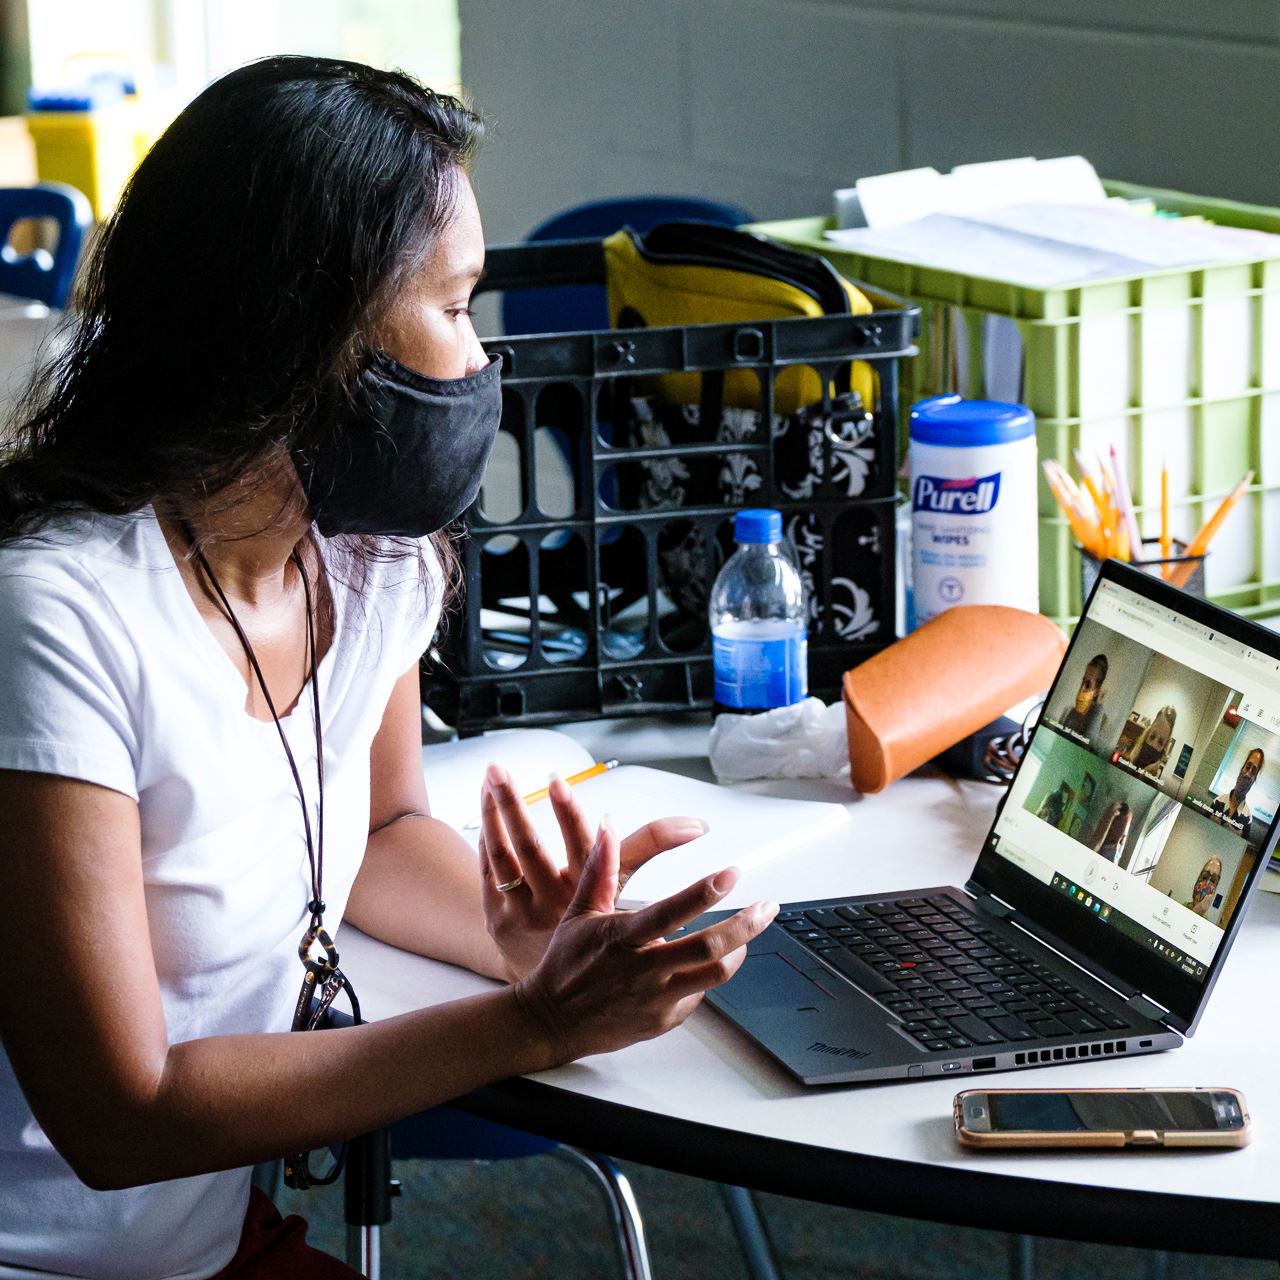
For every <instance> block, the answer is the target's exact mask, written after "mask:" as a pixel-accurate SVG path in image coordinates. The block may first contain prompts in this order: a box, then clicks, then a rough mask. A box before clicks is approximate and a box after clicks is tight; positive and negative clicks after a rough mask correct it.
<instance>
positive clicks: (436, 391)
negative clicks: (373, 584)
mask: <svg viewBox="0 0 1280 1280" xmlns="http://www.w3.org/2000/svg"><path fill="white" fill-rule="evenodd" d="M501 369H502V361H501V359H500V358H497V357H495V358H494V359H493V360H491V361H490V362H489V364H487V365H486V366H485V367H484V368H483V369H481V370H480V371H479V372H478V373H472V374H468V375H467V376H466V377H465V378H448V379H445V378H428V377H426V376H425V375H424V374H421V373H415V372H414V371H413V370H412V369H408V368H406V367H405V366H404V365H402V364H400V363H399V361H397V360H393V359H392V358H391V357H390V356H387V355H378V356H376V357H375V358H374V362H373V363H372V364H371V365H370V366H369V368H368V369H366V370H365V371H364V373H362V374H361V375H360V382H361V389H362V391H363V393H364V396H365V401H366V403H367V404H368V406H369V410H370V413H369V416H368V417H366V418H365V419H364V420H363V421H361V422H360V423H358V424H355V425H353V427H352V428H351V429H350V430H349V431H346V432H337V433H335V434H334V436H333V438H331V439H330V440H328V441H326V442H325V443H324V444H322V445H320V446H317V447H313V448H310V449H307V450H302V449H295V450H294V451H293V463H294V466H295V467H297V469H298V478H299V479H300V480H301V482H302V490H303V492H304V493H305V494H306V496H307V502H308V503H309V504H310V507H311V518H312V519H313V520H314V521H315V522H316V524H317V526H318V527H319V529H320V532H321V533H322V534H324V535H325V536H326V537H332V536H333V535H334V534H338V533H380V534H387V535H396V536H401V537H410V538H421V537H425V536H426V535H427V534H428V533H434V532H435V531H436V530H437V529H443V528H444V526H445V525H447V524H448V523H449V522H450V521H451V520H456V519H457V518H458V516H460V515H461V514H462V513H463V512H464V511H465V510H466V509H467V508H468V507H469V506H470V505H471V504H472V503H473V502H474V501H475V500H476V495H477V494H478V493H479V492H480V481H481V480H482V479H483V477H484V469H485V465H486V463H487V462H488V461H489V454H490V453H491V452H492V450H493V442H494V440H495V439H496V438H497V435H498V424H499V422H500V421H501V419H502V387H501V381H500V377H501Z"/></svg>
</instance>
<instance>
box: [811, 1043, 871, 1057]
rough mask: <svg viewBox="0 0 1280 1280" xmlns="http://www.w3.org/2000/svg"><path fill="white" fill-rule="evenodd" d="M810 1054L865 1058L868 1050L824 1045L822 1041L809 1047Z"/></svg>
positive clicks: (839, 1045) (840, 1045) (841, 1045)
mask: <svg viewBox="0 0 1280 1280" xmlns="http://www.w3.org/2000/svg"><path fill="white" fill-rule="evenodd" d="M809 1052H810V1053H829V1054H830V1055H831V1056H832V1057H833V1058H865V1057H866V1056H867V1050H865V1049H850V1048H849V1047H848V1046H847V1045H843V1044H824V1043H823V1042H822V1041H821V1040H815V1041H814V1042H813V1043H812V1044H811V1045H810V1046H809Z"/></svg>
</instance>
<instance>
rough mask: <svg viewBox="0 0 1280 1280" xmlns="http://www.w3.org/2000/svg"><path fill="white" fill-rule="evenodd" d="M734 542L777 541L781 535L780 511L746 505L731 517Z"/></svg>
mask: <svg viewBox="0 0 1280 1280" xmlns="http://www.w3.org/2000/svg"><path fill="white" fill-rule="evenodd" d="M733 537H734V541H735V542H777V541H778V539H779V538H781V537H782V512H781V511H774V510H773V509H772V508H770V507H748V508H747V509H746V510H745V511H739V512H738V514H737V515H736V516H734V518H733Z"/></svg>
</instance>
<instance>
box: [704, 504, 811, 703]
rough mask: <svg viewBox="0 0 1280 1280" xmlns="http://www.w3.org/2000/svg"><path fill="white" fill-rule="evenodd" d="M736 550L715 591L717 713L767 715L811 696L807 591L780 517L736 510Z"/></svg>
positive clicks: (713, 638) (713, 631)
mask: <svg viewBox="0 0 1280 1280" xmlns="http://www.w3.org/2000/svg"><path fill="white" fill-rule="evenodd" d="M733 536H734V539H735V540H736V541H737V543H738V549H737V550H736V551H735V552H734V553H733V555H731V556H730V557H729V559H728V560H726V561H725V563H724V567H723V568H722V569H721V570H720V572H719V573H718V574H717V575H716V580H715V584H714V585H713V586H712V588H711V609H710V612H711V653H712V665H713V666H714V668H715V709H716V712H717V713H720V712H735V713H742V712H752V711H768V710H769V709H771V708H773V707H789V706H790V705H791V704H792V703H793V702H800V701H802V700H803V699H804V698H805V697H806V695H807V694H808V692H809V668H808V636H807V632H806V627H805V612H804V585H803V583H802V582H801V581H800V573H799V571H798V570H797V568H796V566H795V564H794V563H793V561H792V560H791V558H790V557H789V556H788V555H787V554H786V552H785V551H784V550H783V547H782V515H781V513H780V512H777V511H771V510H769V509H767V508H751V509H748V510H745V511H739V512H738V514H737V516H736V517H735V518H734V522H733Z"/></svg>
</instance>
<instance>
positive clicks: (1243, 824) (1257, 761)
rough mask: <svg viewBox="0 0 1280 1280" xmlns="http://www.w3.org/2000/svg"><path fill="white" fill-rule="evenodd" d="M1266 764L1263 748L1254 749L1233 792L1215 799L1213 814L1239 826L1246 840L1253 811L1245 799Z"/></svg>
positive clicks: (1242, 766)
mask: <svg viewBox="0 0 1280 1280" xmlns="http://www.w3.org/2000/svg"><path fill="white" fill-rule="evenodd" d="M1266 763H1267V757H1266V755H1265V754H1264V752H1263V750H1262V748H1261V747H1254V749H1253V750H1252V751H1250V752H1249V754H1248V755H1247V756H1245V758H1244V763H1243V764H1242V765H1241V766H1240V772H1239V773H1238V774H1236V781H1235V785H1234V786H1233V787H1232V788H1231V790H1230V791H1224V792H1223V793H1222V794H1221V795H1217V796H1214V797H1213V812H1214V813H1215V814H1218V815H1220V816H1221V817H1223V818H1226V819H1227V821H1229V822H1230V823H1232V824H1233V825H1234V826H1238V827H1239V828H1240V831H1241V834H1242V835H1243V836H1244V838H1245V839H1246V840H1247V839H1248V838H1249V825H1250V823H1251V822H1252V820H1253V811H1252V810H1251V809H1250V808H1249V806H1248V804H1247V803H1246V802H1245V797H1246V796H1247V795H1248V794H1249V792H1250V791H1251V790H1252V789H1253V784H1254V783H1255V782H1257V780H1258V775H1259V774H1260V773H1261V772H1262V769H1263V766H1264V765H1265V764H1266Z"/></svg>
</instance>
